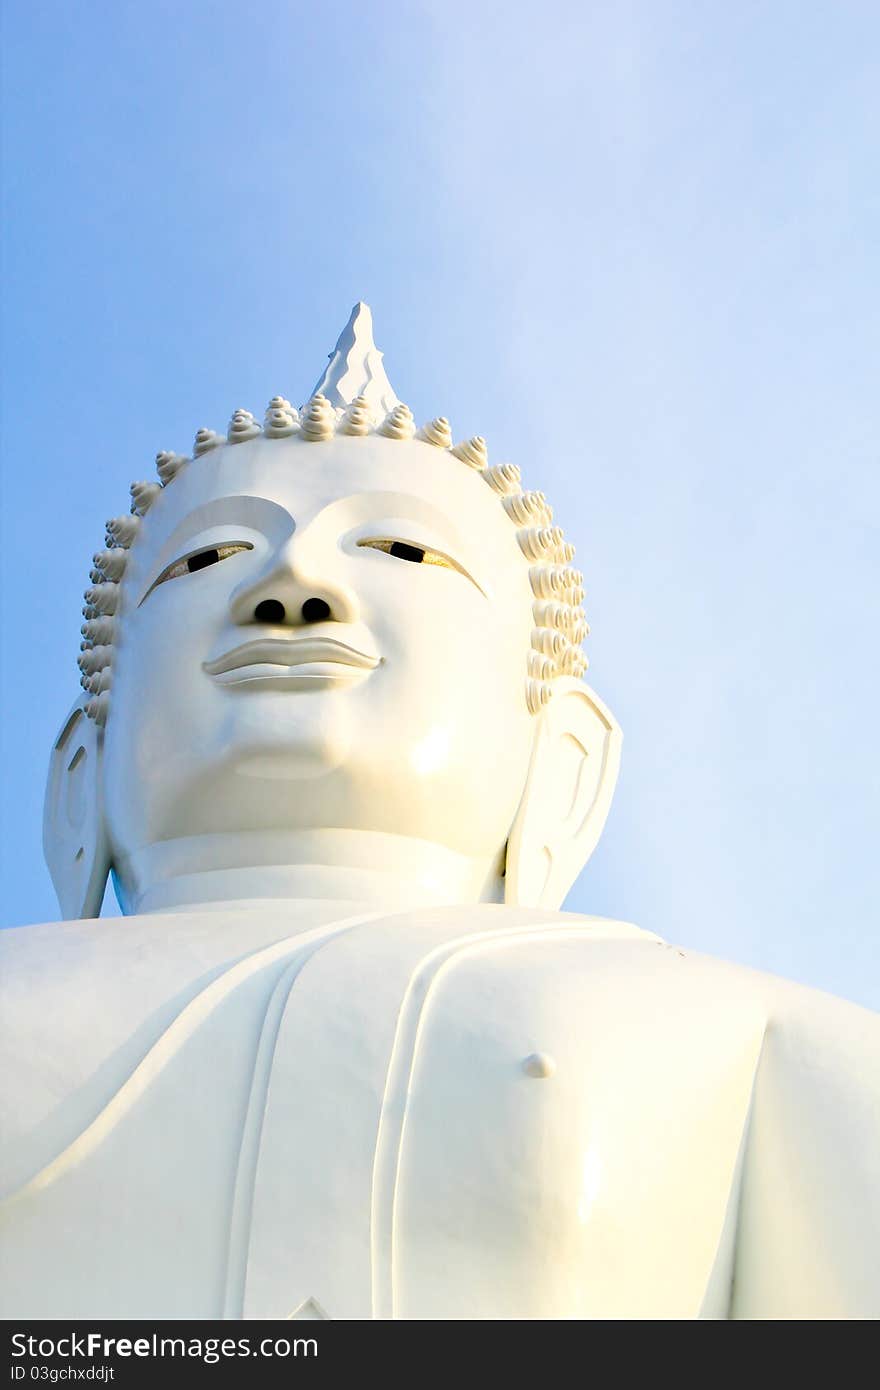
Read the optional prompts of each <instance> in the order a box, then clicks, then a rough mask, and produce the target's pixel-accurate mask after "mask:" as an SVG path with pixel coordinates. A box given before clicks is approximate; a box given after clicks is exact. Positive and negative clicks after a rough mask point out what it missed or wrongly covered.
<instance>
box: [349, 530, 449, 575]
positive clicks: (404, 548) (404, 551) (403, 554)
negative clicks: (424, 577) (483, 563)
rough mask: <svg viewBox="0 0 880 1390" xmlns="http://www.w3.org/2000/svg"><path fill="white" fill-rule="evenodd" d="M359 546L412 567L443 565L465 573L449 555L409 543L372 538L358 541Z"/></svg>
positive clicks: (445, 567)
mask: <svg viewBox="0 0 880 1390" xmlns="http://www.w3.org/2000/svg"><path fill="white" fill-rule="evenodd" d="M358 545H362V546H366V548H367V549H368V550H383V551H384V552H385V554H386V555H393V556H394V558H395V559H396V560H409V562H410V564H412V565H442V566H443V567H444V569H448V570H459V572H460V573H464V571H463V570H462V569H461V566H460V565H457V564H456V563H455V561H454V560H450V559H449V557H448V556H447V555H442V554H441V553H440V551H439V550H428V549H427V548H426V547H425V546H422V545H411V544H410V542H409V541H395V540H388V539H385V538H382V537H370V538H368V539H367V540H363V541H358Z"/></svg>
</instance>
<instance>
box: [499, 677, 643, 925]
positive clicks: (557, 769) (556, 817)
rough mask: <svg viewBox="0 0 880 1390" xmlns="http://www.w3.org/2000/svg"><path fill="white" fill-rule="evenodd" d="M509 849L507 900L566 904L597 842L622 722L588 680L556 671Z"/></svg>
mask: <svg viewBox="0 0 880 1390" xmlns="http://www.w3.org/2000/svg"><path fill="white" fill-rule="evenodd" d="M551 691H552V693H551V694H550V696H549V699H548V702H547V704H546V705H545V707H544V709H543V710H542V711H541V712H540V714H539V715H538V716H537V717H538V719H539V721H540V722H539V727H538V730H537V735H536V738H535V746H534V748H533V750H532V761H531V765H530V767H529V775H528V778H527V780H526V787H525V791H524V793H523V798H522V801H521V803H520V807H519V811H518V812H517V816H516V820H515V822H514V826H513V829H512V831H511V834H510V839H509V842H508V847H507V872H506V877H505V890H504V900H505V902H506V903H508V904H509V905H510V906H518V907H544V908H552V909H553V910H556V909H558V908H559V907H561V905H562V902H563V899H564V898H565V895H566V893H567V892H568V891H569V889H570V888H571V886H572V884H573V883H574V881H575V879H576V878H577V876H578V874H579V873H580V871H581V869H582V868H583V867H584V865H585V864H586V862H587V860H588V859H589V857H590V855H591V854H592V852H593V850H594V849H595V847H596V844H597V842H598V839H599V836H600V835H601V833H602V829H603V827H604V825H605V821H606V819H607V816H608V811H609V808H610V806H611V798H612V796H613V795H614V787H615V785H616V782H617V773H618V769H619V766H620V745H621V741H622V734H621V731H620V727H619V725H618V723H617V721H616V720H615V718H614V716H613V715H612V714H611V712H610V710H608V709H606V708H605V706H604V705H603V704H602V702H601V701H600V700H599V698H598V697H597V696H596V695H594V694H593V692H592V690H590V688H589V686H586V685H584V684H583V683H582V682H581V681H579V680H576V679H575V678H574V677H570V676H568V677H566V676H563V677H557V679H556V680H555V681H553V683H552V686H551Z"/></svg>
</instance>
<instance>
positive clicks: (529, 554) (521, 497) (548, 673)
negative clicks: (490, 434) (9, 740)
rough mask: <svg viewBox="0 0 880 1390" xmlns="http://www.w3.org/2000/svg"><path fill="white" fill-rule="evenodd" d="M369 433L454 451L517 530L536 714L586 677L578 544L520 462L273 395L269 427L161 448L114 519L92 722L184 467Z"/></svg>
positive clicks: (87, 644)
mask: <svg viewBox="0 0 880 1390" xmlns="http://www.w3.org/2000/svg"><path fill="white" fill-rule="evenodd" d="M368 434H379V435H383V436H384V437H386V438H388V439H398V440H404V441H406V440H411V439H417V440H420V441H422V442H423V443H425V444H430V445H432V446H433V447H434V448H438V449H444V450H446V451H447V452H449V453H451V454H452V455H453V457H455V458H457V459H459V460H460V461H461V462H462V463H463V464H465V465H466V466H467V467H469V468H472V469H473V470H474V471H475V472H477V473H479V475H480V477H481V478H482V479H483V480H484V482H485V483H486V484H487V485H488V486H489V487H491V488H492V490H493V492H495V493H496V495H497V496H498V498H499V500H500V502H501V505H502V507H503V508H504V510H505V512H506V513H507V515H508V517H509V518H510V520H511V521H512V522H513V524H514V525H515V526H516V528H517V529H516V537H517V540H518V542H519V546H520V550H521V551H522V553H523V556H524V558H525V559H526V561H527V562H528V565H529V580H530V583H531V588H532V595H533V603H532V615H533V619H534V626H533V628H532V632H531V643H530V650H529V653H528V672H527V676H526V682H525V696H526V703H527V705H528V708H529V710H530V712H531V713H532V714H537V713H538V712H539V711H540V710H541V709H542V708H543V707H544V705H546V704H547V702H548V701H549V699H550V697H551V695H552V690H553V685H552V683H553V681H554V680H556V679H557V678H558V677H560V676H573V677H575V678H576V679H578V678H580V677H581V676H582V675H583V674H584V672H585V670H586V669H587V664H588V663H587V658H586V656H585V655H584V653H583V650H582V646H581V644H582V643H583V640H584V638H585V637H586V636H587V635H588V634H589V630H590V629H589V625H588V623H587V620H586V615H585V613H584V610H583V608H582V606H581V605H582V603H583V598H584V588H583V575H582V574H581V573H580V571H578V570H575V569H573V568H572V567H571V562H572V560H573V558H574V547H573V546H572V545H570V544H569V542H568V541H566V540H565V538H564V536H563V534H562V530H561V528H560V527H558V526H554V525H553V512H552V509H551V507H550V506H549V504H548V502H547V499H546V498H545V496H544V494H543V493H542V492H528V491H523V489H522V487H521V477H520V470H519V468H518V467H517V466H516V465H515V464H512V463H502V464H499V465H498V466H496V467H490V466H489V455H488V450H487V448H486V441H485V439H483V437H482V436H481V435H475V436H473V437H472V438H471V439H466V440H463V441H462V442H461V443H458V444H453V440H452V431H451V429H450V426H449V421H448V420H447V419H446V417H445V416H442V415H441V416H437V417H436V418H435V419H433V420H430V421H429V422H428V423H427V424H426V425H423V426H422V427H421V428H420V429H417V428H416V424H415V420H414V418H413V414H412V411H411V410H410V409H409V407H408V406H406V405H403V404H398V405H396V406H394V408H393V409H392V410H390V411H388V413H387V414H386V415H385V416H384V418H383V419H381V420H378V419H377V418H376V417H375V415H374V413H373V411H372V409H371V407H370V405H369V403H368V401H367V399H366V397H365V396H358V397H357V398H356V399H355V400H354V401H352V403H351V405H350V406H348V407H347V408H345V409H344V408H342V407H334V406H333V405H331V403H330V401H329V400H328V399H327V397H326V396H323V395H322V394H321V393H320V392H319V393H318V394H316V395H314V396H312V397H311V399H310V400H309V401H307V402H306V404H305V405H304V406H303V407H302V408H301V409H300V410H297V409H296V408H295V407H294V406H292V405H291V404H290V402H289V401H288V400H286V399H285V398H284V397H283V396H273V397H272V400H271V401H270V402H269V405H268V408H267V410H266V415H265V419H264V422H263V424H262V425H260V424H259V423H258V421H257V420H256V418H255V417H254V416H253V415H252V414H251V412H250V411H249V410H236V411H234V412H233V415H232V419H231V420H230V422H229V428H228V430H227V432H226V434H225V435H221V434H217V433H216V432H215V431H214V430H209V429H200V430H198V431H197V433H196V437H195V441H194V445H193V453H192V456H191V457H189V456H187V455H184V454H175V453H171V452H170V451H168V450H161V451H160V452H159V453H158V454H157V455H156V471H157V473H158V475H159V481H158V482H157V483H155V482H137V483H132V485H131V499H132V500H131V512H130V514H129V515H127V516H119V517H113V518H111V520H110V521H108V522H107V528H106V536H105V540H104V549H103V550H99V551H98V552H97V553H96V554H95V555H94V556H93V557H92V563H93V568H92V571H91V575H90V578H91V580H92V586H91V587H90V588H88V589H87V590H86V592H85V606H84V607H83V617H84V619H85V622H84V623H83V626H82V630H81V631H82V639H83V640H82V644H81V649H80V655H79V660H78V664H79V668H80V672H81V683H82V685H83V687H84V689H85V690H86V691H87V693H88V694H89V696H90V699H89V700H88V701H87V703H86V705H85V711H86V714H87V715H88V716H89V718H90V719H93V720H94V721H95V722H96V723H97V724H98V725H99V726H103V725H104V724H105V723H106V721H107V715H108V712H109V708H110V691H111V687H112V682H113V672H112V664H113V645H114V641H115V637H116V624H117V617H116V610H117V604H118V598H119V592H120V588H119V586H120V584H121V581H122V579H123V576H124V574H125V567H126V561H127V552H128V550H129V549H130V548H131V546H132V545H133V544H134V542H135V540H136V539H137V536H138V532H139V530H140V526H141V522H142V519H143V517H144V516H146V514H147V512H148V511H149V509H150V507H151V506H152V505H153V503H154V502H155V500H156V498H157V497H158V496H159V495H160V493H161V492H162V490H163V488H165V487H167V486H168V485H169V483H171V482H172V481H173V479H174V478H175V477H176V476H177V474H178V473H179V472H180V471H181V469H183V468H184V467H186V466H187V465H188V464H190V463H191V462H193V461H194V460H195V459H198V458H200V457H202V456H203V455H204V454H207V453H210V452H211V451H212V450H213V449H217V448H220V447H222V446H224V445H228V444H241V443H245V442H246V441H247V440H249V439H255V438H257V437H258V436H259V435H263V436H264V437H265V438H267V439H290V438H294V437H298V438H300V439H302V440H303V441H304V442H305V443H309V444H319V443H321V442H322V441H326V440H329V439H332V438H334V437H335V436H337V435H342V436H346V435H348V436H351V437H358V436H364V435H368Z"/></svg>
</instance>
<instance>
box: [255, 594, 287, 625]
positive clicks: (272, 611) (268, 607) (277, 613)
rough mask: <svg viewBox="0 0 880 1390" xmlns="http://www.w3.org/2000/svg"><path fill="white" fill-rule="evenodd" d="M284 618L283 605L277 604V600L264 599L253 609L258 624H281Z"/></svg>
mask: <svg viewBox="0 0 880 1390" xmlns="http://www.w3.org/2000/svg"><path fill="white" fill-rule="evenodd" d="M285 616H286V615H285V612H284V604H283V603H279V602H278V599H277V598H264V599H263V601H262V603H258V604H257V606H256V608H255V609H254V617H255V618H256V620H257V622H258V623H283V622H284V618H285Z"/></svg>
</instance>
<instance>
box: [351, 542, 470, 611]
mask: <svg viewBox="0 0 880 1390" xmlns="http://www.w3.org/2000/svg"><path fill="white" fill-rule="evenodd" d="M358 545H360V546H364V547H366V549H367V550H381V551H384V553H385V554H386V555H393V557H394V559H395V560H407V561H408V562H409V564H411V565H440V566H441V567H442V568H443V569H447V570H457V572H458V573H459V574H463V575H464V577H465V579H469V580H470V582H471V583H472V584H473V586H474V588H476V589H479V591H480V593H481V594H482V595H483V597H484V598H485V597H486V591H485V589H484V588H483V586H482V584H479V583H477V580H476V579H475V578H474V576H473V575H472V574H471V573H470V572H469V571H468V570H466V569H465V567H464V565H460V564H459V563H458V561H457V560H453V558H452V556H451V555H444V554H443V551H442V550H431V549H430V547H429V546H426V545H414V544H413V543H412V541H400V540H395V539H394V537H393V536H367V537H365V538H364V540H362V541H358Z"/></svg>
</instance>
